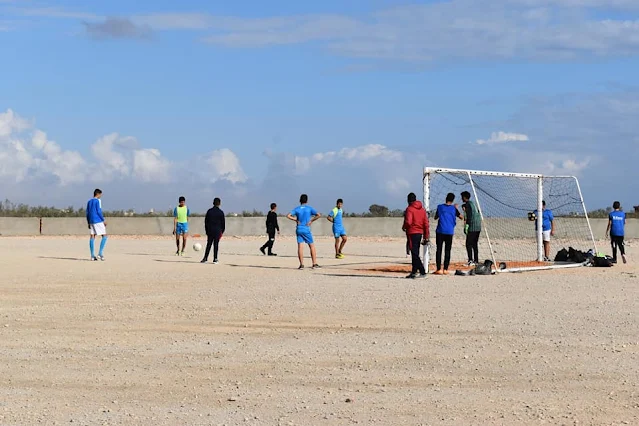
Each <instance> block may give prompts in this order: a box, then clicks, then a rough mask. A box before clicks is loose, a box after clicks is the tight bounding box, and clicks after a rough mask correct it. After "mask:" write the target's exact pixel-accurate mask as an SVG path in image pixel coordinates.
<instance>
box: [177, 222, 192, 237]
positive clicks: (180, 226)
mask: <svg viewBox="0 0 639 426" xmlns="http://www.w3.org/2000/svg"><path fill="white" fill-rule="evenodd" d="M188 233H189V224H188V222H187V223H180V222H178V223H177V225H176V226H175V235H184V234H188Z"/></svg>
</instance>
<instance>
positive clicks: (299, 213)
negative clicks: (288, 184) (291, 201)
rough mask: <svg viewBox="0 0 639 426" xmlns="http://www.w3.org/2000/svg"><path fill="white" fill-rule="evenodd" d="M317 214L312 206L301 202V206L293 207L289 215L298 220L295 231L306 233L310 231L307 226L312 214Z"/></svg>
mask: <svg viewBox="0 0 639 426" xmlns="http://www.w3.org/2000/svg"><path fill="white" fill-rule="evenodd" d="M315 215H317V210H315V209H314V208H313V207H311V206H308V205H306V204H302V205H301V206H297V207H295V209H293V211H292V212H291V216H295V217H296V218H297V221H298V222H299V223H298V225H297V229H296V232H297V233H308V232H310V231H311V228H310V227H309V226H308V223H309V222H310V221H311V218H312V217H313V216H315Z"/></svg>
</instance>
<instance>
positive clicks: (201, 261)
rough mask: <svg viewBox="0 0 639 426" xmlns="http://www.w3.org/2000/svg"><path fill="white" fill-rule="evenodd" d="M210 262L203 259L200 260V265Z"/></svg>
mask: <svg viewBox="0 0 639 426" xmlns="http://www.w3.org/2000/svg"><path fill="white" fill-rule="evenodd" d="M208 261H209V260H208V259H202V260H200V263H206V262H208Z"/></svg>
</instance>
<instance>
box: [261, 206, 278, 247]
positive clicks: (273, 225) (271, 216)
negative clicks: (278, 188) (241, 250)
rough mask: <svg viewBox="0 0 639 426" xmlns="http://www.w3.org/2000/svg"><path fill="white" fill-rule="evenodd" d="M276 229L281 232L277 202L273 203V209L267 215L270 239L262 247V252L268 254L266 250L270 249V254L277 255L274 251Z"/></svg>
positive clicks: (267, 231) (267, 229) (267, 230)
mask: <svg viewBox="0 0 639 426" xmlns="http://www.w3.org/2000/svg"><path fill="white" fill-rule="evenodd" d="M275 231H277V233H278V234H279V233H280V226H279V225H278V223H277V204H275V203H271V211H270V212H268V215H266V233H267V234H268V241H267V242H265V243H264V245H263V246H262V247H260V251H261V252H262V254H266V252H265V250H266V249H268V255H269V256H277V255H276V254H275V253H273V244H274V243H275Z"/></svg>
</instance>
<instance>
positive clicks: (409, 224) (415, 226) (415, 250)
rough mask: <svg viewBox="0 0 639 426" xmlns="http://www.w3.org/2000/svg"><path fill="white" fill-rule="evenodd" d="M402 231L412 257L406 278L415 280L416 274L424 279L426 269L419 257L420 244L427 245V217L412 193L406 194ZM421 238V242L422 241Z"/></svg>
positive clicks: (428, 234)
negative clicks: (409, 270) (406, 202)
mask: <svg viewBox="0 0 639 426" xmlns="http://www.w3.org/2000/svg"><path fill="white" fill-rule="evenodd" d="M402 230H404V232H406V236H407V237H408V242H409V244H410V252H411V257H412V266H413V269H412V271H411V273H410V275H408V276H407V277H406V278H417V277H418V275H417V272H419V277H421V278H425V277H426V269H425V268H424V263H423V262H422V259H421V258H420V257H419V246H420V244H422V245H426V244H428V239H429V238H430V228H429V225H428V216H427V215H426V210H424V207H423V206H422V203H421V201H417V196H416V195H415V194H414V193H412V192H411V193H410V194H408V208H407V209H406V211H405V212H404V226H402ZM422 236H423V238H424V239H423V240H422Z"/></svg>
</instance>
